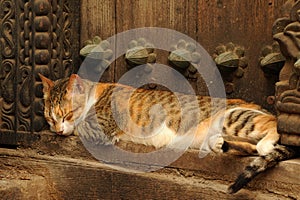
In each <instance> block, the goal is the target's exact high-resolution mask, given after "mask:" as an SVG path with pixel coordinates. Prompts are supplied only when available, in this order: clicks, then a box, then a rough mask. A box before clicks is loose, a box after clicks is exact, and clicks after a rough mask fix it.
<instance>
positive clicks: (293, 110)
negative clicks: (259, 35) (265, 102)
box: [273, 1, 300, 146]
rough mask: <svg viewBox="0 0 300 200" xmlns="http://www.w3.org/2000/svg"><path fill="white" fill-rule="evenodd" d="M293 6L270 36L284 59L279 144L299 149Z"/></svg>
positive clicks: (298, 7)
mask: <svg viewBox="0 0 300 200" xmlns="http://www.w3.org/2000/svg"><path fill="white" fill-rule="evenodd" d="M293 3H294V4H293V5H292V7H291V11H290V16H288V17H284V18H280V19H278V20H277V21H276V22H275V23H274V26H273V37H274V39H275V40H276V41H278V43H279V45H280V49H281V52H282V54H283V55H284V56H285V58H286V61H285V64H284V66H283V68H282V70H281V71H280V75H279V82H277V83H276V108H277V111H278V127H277V128H278V131H279V132H280V134H281V142H282V143H283V144H287V145H296V146H300V85H299V83H300V70H299V69H300V65H299V64H300V63H299V62H300V60H299V58H300V1H294V2H293Z"/></svg>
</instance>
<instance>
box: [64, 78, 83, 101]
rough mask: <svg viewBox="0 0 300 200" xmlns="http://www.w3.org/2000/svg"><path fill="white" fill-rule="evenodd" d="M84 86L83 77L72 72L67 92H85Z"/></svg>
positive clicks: (74, 93) (72, 93) (71, 93)
mask: <svg viewBox="0 0 300 200" xmlns="http://www.w3.org/2000/svg"><path fill="white" fill-rule="evenodd" d="M83 93H84V86H83V82H82V80H81V78H80V77H79V76H78V75H77V74H72V75H71V76H70V79H69V83H68V86H67V94H68V95H71V96H72V95H76V94H83Z"/></svg>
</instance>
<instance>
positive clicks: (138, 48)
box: [125, 38, 156, 69]
mask: <svg viewBox="0 0 300 200" xmlns="http://www.w3.org/2000/svg"><path fill="white" fill-rule="evenodd" d="M125 60H126V63H127V68H128V69H131V68H133V67H136V66H138V65H144V64H147V63H155V61H156V54H155V53H154V47H153V44H151V43H149V42H147V41H146V39H145V38H138V39H137V40H132V41H130V42H129V44H128V50H127V51H126V54H125Z"/></svg>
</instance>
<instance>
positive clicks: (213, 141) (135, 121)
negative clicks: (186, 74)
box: [39, 74, 295, 193]
mask: <svg viewBox="0 0 300 200" xmlns="http://www.w3.org/2000/svg"><path fill="white" fill-rule="evenodd" d="M39 76H40V78H41V80H42V84H43V93H44V103H45V109H44V115H45V118H46V120H47V122H48V123H49V125H50V129H51V130H52V131H54V132H56V133H57V134H59V135H66V136H67V135H71V134H73V133H74V132H76V127H77V126H76V124H78V123H79V124H80V121H83V120H84V119H86V118H88V117H90V114H89V113H90V112H89V111H90V110H91V108H94V110H95V113H94V114H96V117H97V121H98V125H99V126H100V127H101V130H102V132H101V133H99V132H97V131H95V129H94V128H93V126H94V125H93V124H88V125H86V130H85V131H84V134H83V135H81V137H85V138H93V140H95V141H97V140H99V143H104V144H115V143H117V142H118V141H129V142H133V143H136V144H143V145H147V146H153V147H155V148H162V147H164V146H166V145H168V144H169V143H171V142H172V141H174V140H176V139H178V138H180V136H181V135H183V134H185V133H189V132H195V136H194V138H192V139H193V141H191V145H190V148H198V149H199V148H200V147H201V146H206V148H207V149H208V150H210V151H212V152H215V153H222V152H230V153H235V154H243V155H245V154H246V155H258V156H259V157H257V158H256V159H255V160H254V161H253V162H252V163H251V164H250V165H249V166H247V167H246V168H245V170H244V172H243V173H242V174H241V175H240V176H239V177H238V178H237V179H236V181H235V183H234V184H233V185H231V186H230V187H229V189H228V192H229V193H235V192H237V191H238V190H240V189H241V188H242V187H243V186H245V185H246V184H247V183H248V182H249V181H250V180H252V179H253V178H254V177H255V176H256V175H257V174H259V173H261V172H263V171H265V170H266V169H267V168H269V167H272V166H274V165H275V164H276V163H278V162H279V161H281V160H285V159H288V158H291V157H292V156H294V153H295V152H294V151H293V150H291V149H289V148H287V147H285V146H282V145H279V144H278V140H279V134H278V133H277V129H276V127H277V123H276V118H275V117H274V116H273V115H271V114H269V113H268V112H266V111H265V110H263V109H262V108H261V107H260V106H258V105H255V104H251V103H246V102H245V101H243V100H240V99H228V100H225V104H226V109H224V107H222V106H221V105H222V102H224V100H223V99H217V98H216V99H212V98H210V97H207V96H193V95H185V94H178V93H172V92H170V91H158V90H145V89H135V88H132V87H130V86H125V85H121V84H115V83H93V82H91V81H89V80H85V79H81V78H80V77H79V76H78V75H76V74H73V75H71V76H70V78H63V79H59V80H56V81H51V80H49V79H48V78H46V77H44V76H43V75H41V74H39ZM126 99H127V100H128V101H126ZM212 102H214V105H213V106H212ZM213 108H214V109H213ZM75 122H76V123H75ZM209 127H212V128H209ZM218 128H220V130H221V132H220V133H217V134H214V135H213V137H211V138H209V139H208V140H205V138H206V136H207V134H208V132H210V131H216V132H217V131H218ZM153 132H155V134H153ZM128 133H129V134H128ZM81 134H82V133H81ZM204 143H205V144H204ZM203 144H204V145H203Z"/></svg>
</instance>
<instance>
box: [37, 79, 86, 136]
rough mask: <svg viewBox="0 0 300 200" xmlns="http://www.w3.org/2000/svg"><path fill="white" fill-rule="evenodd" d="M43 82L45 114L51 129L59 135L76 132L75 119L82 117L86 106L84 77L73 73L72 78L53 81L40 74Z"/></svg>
mask: <svg viewBox="0 0 300 200" xmlns="http://www.w3.org/2000/svg"><path fill="white" fill-rule="evenodd" d="M39 76H40V78H41V80H42V83H43V94H44V103H45V108H44V116H45V118H46V120H47V122H48V124H49V125H50V130H51V131H53V132H56V133H57V134H59V135H70V134H72V133H73V132H74V128H75V120H76V119H78V118H80V116H81V114H82V113H83V110H84V107H85V100H86V94H85V88H84V85H83V81H82V79H81V78H80V77H79V76H78V75H76V74H72V75H71V76H70V78H63V79H59V80H57V81H52V80H50V79H48V78H46V77H45V76H43V75H41V74H39Z"/></svg>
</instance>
